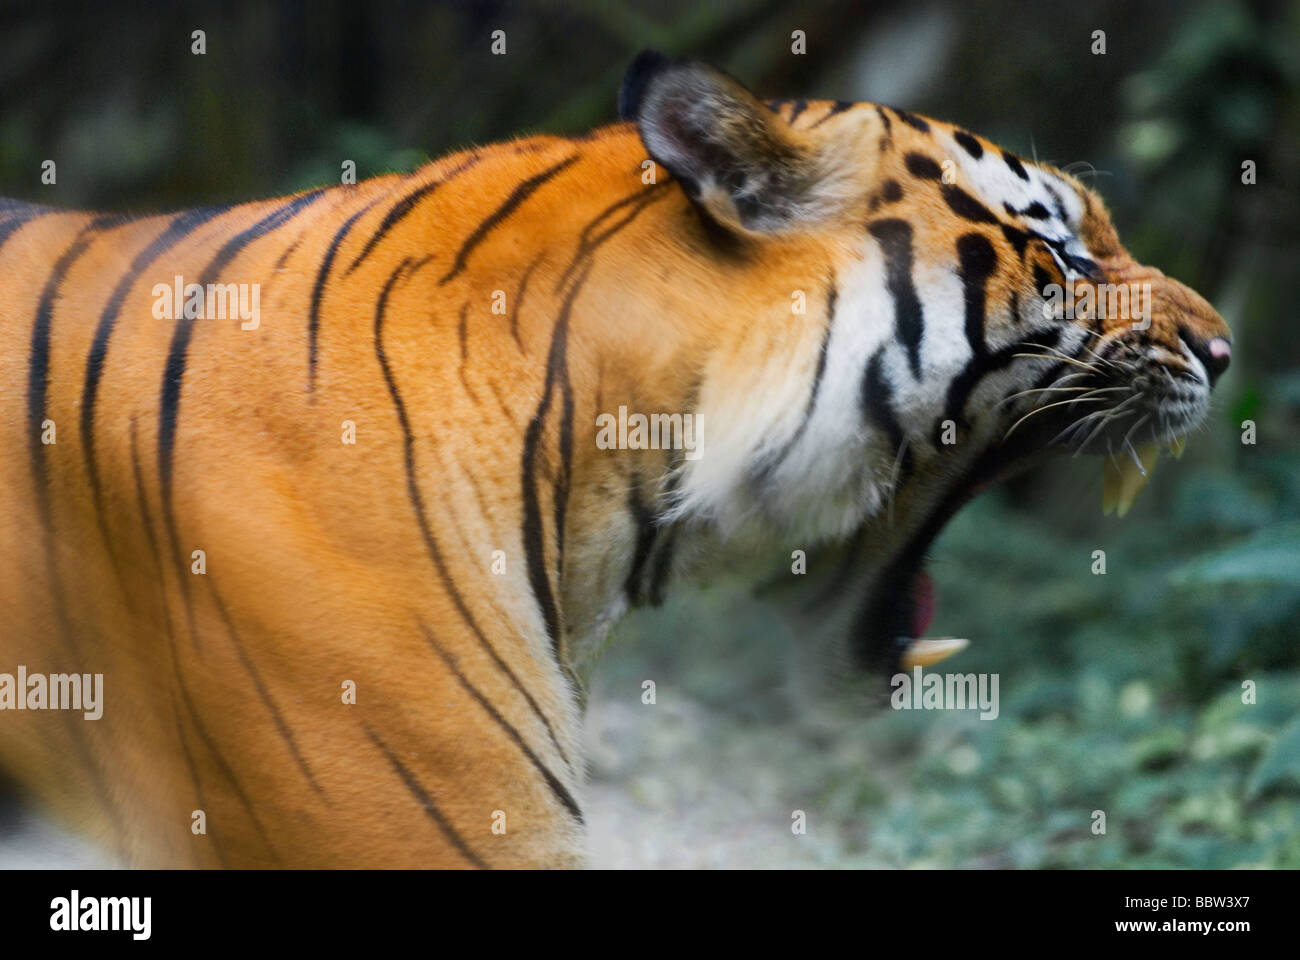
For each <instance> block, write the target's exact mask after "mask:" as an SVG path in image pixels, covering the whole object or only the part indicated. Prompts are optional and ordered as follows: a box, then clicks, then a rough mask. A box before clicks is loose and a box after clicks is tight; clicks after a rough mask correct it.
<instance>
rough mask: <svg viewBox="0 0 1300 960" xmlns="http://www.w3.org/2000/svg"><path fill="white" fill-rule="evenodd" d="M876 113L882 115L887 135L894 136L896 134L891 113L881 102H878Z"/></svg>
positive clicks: (881, 118) (881, 119)
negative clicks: (890, 117) (886, 110)
mask: <svg viewBox="0 0 1300 960" xmlns="http://www.w3.org/2000/svg"><path fill="white" fill-rule="evenodd" d="M876 114H877V115H878V116H879V117H880V122H881V123H883V124H884V125H885V137H886V138H888V137H892V136H893V134H894V123H893V121H892V120H890V119H889V114H888V113H886V112H885V108H884V107H882V106H881V105H880V104H876Z"/></svg>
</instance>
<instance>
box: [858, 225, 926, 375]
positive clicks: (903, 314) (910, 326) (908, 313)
mask: <svg viewBox="0 0 1300 960" xmlns="http://www.w3.org/2000/svg"><path fill="white" fill-rule="evenodd" d="M867 229H868V230H869V231H870V232H871V235H872V236H873V237H875V238H876V240H877V241H879V243H880V247H881V249H882V250H883V251H884V254H885V284H886V286H887V287H888V289H889V294H890V296H892V297H893V298H894V333H895V335H896V336H897V337H898V339H899V342H901V343H902V344H903V346H904V348H906V350H907V360H908V364H909V366H911V368H912V375H913V376H914V377H917V378H918V379H919V378H920V376H921V337H922V336H923V335H924V333H925V318H924V316H923V315H922V312H921V300H920V298H919V297H918V296H917V295H916V286H915V285H914V284H913V282H912V225H911V224H910V223H908V222H907V221H906V220H877V221H875V222H874V223H872V224H870V225H869V226H868V227H867Z"/></svg>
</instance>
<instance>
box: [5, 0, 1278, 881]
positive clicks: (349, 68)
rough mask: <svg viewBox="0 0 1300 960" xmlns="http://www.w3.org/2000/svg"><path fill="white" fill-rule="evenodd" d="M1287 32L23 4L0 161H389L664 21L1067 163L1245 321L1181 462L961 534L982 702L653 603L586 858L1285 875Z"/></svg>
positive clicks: (608, 724) (580, 112) (1037, 493)
mask: <svg viewBox="0 0 1300 960" xmlns="http://www.w3.org/2000/svg"><path fill="white" fill-rule="evenodd" d="M195 29H202V30H204V31H206V42H207V52H206V54H205V55H203V56H195V55H193V54H192V53H191V52H190V48H191V42H192V41H191V38H190V34H191V31H193V30H195ZM496 29H502V30H505V31H506V35H507V54H506V55H505V56H493V55H491V53H490V42H491V41H490V34H491V32H492V31H493V30H496ZM795 29H800V30H803V31H805V32H806V34H807V53H806V54H805V55H803V56H795V55H792V54H791V51H790V43H791V40H790V34H791V31H792V30H795ZM1095 30H1104V31H1105V34H1106V53H1105V55H1096V54H1094V53H1093V52H1092V46H1093V42H1094V40H1093V31H1095ZM1298 40H1300V8H1298V7H1297V5H1295V4H1292V3H1282V2H1262V0H1261V2H1239V3H1230V2H1183V0H1178V2H1152V3H1134V2H1132V0H1125V2H1075V3H1070V4H1056V3H1012V2H1002V0H989V2H966V3H952V4H946V3H924V2H916V0H910V2H881V3H850V2H830V3H822V4H816V3H781V2H773V0H748V2H735V3H725V4H703V3H698V2H684V3H671V4H669V3H648V2H642V3H627V4H613V3H597V2H574V3H569V4H552V3H534V4H511V3H472V4H471V3H457V4H450V3H443V4H439V3H402V2H366V3H357V2H342V0H322V2H313V3H306V2H288V3H283V4H272V3H261V2H239V0H227V2H222V3H219V4H217V3H212V4H195V3H188V4H187V3H159V4H150V5H146V4H133V3H121V2H105V0H99V2H88V3H48V4H43V5H41V6H39V7H32V6H31V5H26V4H22V5H7V6H6V7H5V9H4V11H3V12H0V192H2V193H3V194H5V195H7V196H11V197H20V198H24V199H29V200H35V201H39V202H43V203H50V204H55V205H64V206H87V207H95V208H103V209H111V210H157V209H174V208H178V207H183V206H187V205H197V204H204V203H213V202H222V201H235V200H242V199H251V198H254V197H261V196H272V195H276V194H280V193H285V192H288V191H291V190H296V189H299V188H303V187H307V186H312V185H317V184H321V183H328V182H337V179H338V176H339V169H340V164H341V163H342V161H344V160H348V159H351V160H354V161H355V162H356V164H357V169H358V176H367V175H372V174H377V173H381V172H387V171H392V170H409V169H412V168H414V167H415V166H417V165H419V164H420V163H422V162H423V161H424V160H426V159H428V158H431V157H436V156H438V155H439V154H442V153H444V152H446V151H448V150H450V149H452V148H455V147H459V146H464V145H467V144H470V143H483V142H488V141H492V140H495V139H500V138H504V137H509V136H515V135H519V134H523V133H528V132H541V131H545V132H554V133H580V132H582V131H584V130H587V129H589V128H590V127H592V126H594V125H598V124H601V123H605V122H609V121H611V120H612V119H613V118H614V102H615V93H616V90H617V86H618V82H619V79H620V77H621V75H622V72H623V70H624V69H625V67H626V65H627V63H628V62H629V61H630V60H631V58H632V57H633V55H634V54H635V53H636V51H637V50H639V49H641V48H642V47H646V46H656V47H659V48H661V49H664V50H666V51H669V52H671V53H676V54H689V55H692V56H697V57H700V58H703V59H707V60H710V61H712V62H714V63H716V64H718V65H720V66H723V67H725V68H726V69H728V70H730V71H731V72H732V73H734V74H735V75H736V76H738V77H739V78H741V79H742V80H744V81H745V82H746V83H747V84H749V85H750V87H751V88H752V89H754V90H755V91H756V92H758V93H759V94H760V95H762V96H772V97H793V96H808V97H822V98H828V99H835V98H837V99H846V100H880V101H883V102H888V103H894V104H897V105H898V106H901V107H905V108H907V109H909V110H913V111H915V112H919V113H925V114H929V115H932V116H935V117H938V118H941V119H945V120H951V121H954V122H958V123H960V124H961V125H963V126H965V127H968V128H970V129H972V130H975V131H978V132H979V133H981V134H984V135H986V136H988V137H990V138H991V139H993V140H995V141H997V142H999V143H1001V144H1002V145H1004V146H1006V147H1008V148H1010V149H1013V150H1015V151H1018V152H1020V153H1023V154H1025V155H1029V156H1037V157H1039V158H1041V159H1044V160H1049V161H1051V162H1054V163H1056V164H1058V165H1061V166H1066V165H1069V164H1074V163H1078V164H1080V166H1078V167H1076V168H1072V169H1075V170H1076V171H1078V172H1080V175H1082V176H1084V177H1086V178H1091V179H1089V182H1090V183H1093V184H1094V185H1095V186H1096V187H1097V189H1098V190H1099V191H1100V192H1101V193H1102V195H1103V196H1104V197H1105V198H1106V200H1107V202H1108V203H1109V204H1110V206H1111V208H1112V211H1113V214H1114V219H1115V221H1116V224H1117V226H1118V227H1119V230H1120V235H1121V237H1122V238H1123V239H1124V241H1125V243H1126V244H1127V246H1128V247H1129V249H1130V250H1131V251H1132V252H1133V254H1134V255H1135V256H1136V257H1137V258H1138V259H1139V260H1141V261H1142V262H1145V263H1150V264H1153V265H1156V266H1158V267H1160V268H1161V269H1163V270H1165V271H1166V272H1167V273H1170V274H1171V275H1173V276H1175V277H1177V278H1178V279H1180V280H1182V281H1184V282H1186V283H1188V284H1189V285H1191V286H1192V287H1193V288H1195V289H1197V290H1198V291H1200V292H1201V293H1203V294H1204V295H1205V296H1206V297H1207V298H1209V299H1210V300H1211V301H1212V302H1214V303H1215V305H1216V306H1217V307H1218V308H1219V310H1220V312H1221V313H1222V314H1223V315H1224V317H1225V319H1227V320H1228V322H1229V324H1230V325H1231V326H1232V328H1233V330H1234V332H1235V336H1236V344H1235V350H1234V359H1233V364H1232V368H1231V369H1230V371H1229V372H1228V374H1227V375H1226V376H1225V377H1224V379H1223V380H1222V382H1221V384H1220V386H1219V388H1218V390H1217V391H1216V402H1215V407H1214V412H1213V414H1212V417H1211V419H1210V421H1209V423H1208V424H1207V426H1206V427H1205V428H1204V429H1203V430H1202V431H1201V432H1200V433H1199V434H1197V435H1196V436H1194V437H1192V438H1191V443H1190V446H1189V451H1188V454H1187V456H1186V457H1185V458H1184V459H1183V461H1182V462H1180V463H1178V464H1176V465H1175V464H1165V465H1162V467H1161V469H1160V471H1158V472H1157V473H1156V475H1155V477H1154V480H1153V481H1152V483H1151V486H1150V487H1149V488H1148V490H1147V491H1146V492H1145V493H1144V494H1143V496H1142V498H1141V499H1140V500H1139V501H1138V504H1137V506H1136V507H1135V508H1134V510H1133V512H1132V513H1131V514H1130V515H1129V517H1128V518H1126V519H1125V520H1124V521H1123V522H1120V521H1117V520H1116V519H1115V518H1113V517H1112V518H1105V519H1103V518H1102V516H1101V510H1100V485H1101V478H1100V472H1101V470H1100V466H1099V465H1098V464H1097V463H1096V462H1095V461H1084V460H1082V459H1081V460H1076V461H1065V462H1062V463H1058V464H1054V465H1052V466H1050V467H1048V468H1046V469H1044V470H1042V471H1039V472H1037V473H1035V474H1033V475H1032V476H1030V477H1027V478H1025V479H1023V480H1021V481H1019V482H1018V483H1017V484H1015V485H1014V486H1012V487H1010V488H1008V489H1004V490H1000V491H996V492H995V493H993V494H991V495H989V496H987V497H984V498H981V499H980V500H978V501H977V502H976V503H975V504H973V505H972V506H971V507H970V508H969V509H968V510H967V511H965V512H964V513H962V514H961V515H960V516H959V517H958V519H957V520H956V521H955V522H954V523H953V525H952V526H951V527H950V528H949V530H948V531H946V532H945V534H944V535H943V537H942V538H941V540H940V541H939V543H938V544H937V547H936V550H935V559H934V562H933V571H934V574H935V577H936V580H937V581H938V585H939V590H940V595H941V606H940V610H939V616H938V619H937V621H936V624H935V629H936V631H937V632H939V633H944V632H959V633H961V635H964V636H970V637H971V638H972V639H973V641H974V646H973V648H972V650H971V651H969V652H968V653H966V654H963V656H962V658H960V661H952V663H953V668H954V669H957V668H960V669H962V670H974V671H995V672H998V673H999V674H1000V676H1001V678H1002V688H1001V694H1002V714H1001V717H1000V718H999V719H998V720H997V721H995V722H980V721H978V720H975V719H974V718H973V717H970V716H965V715H952V714H945V715H940V714H925V715H920V714H913V715H907V714H894V713H892V712H888V711H886V712H885V713H884V714H872V715H866V716H860V715H852V714H849V715H847V716H846V715H844V713H843V712H839V713H837V712H836V711H835V710H834V709H833V707H834V705H833V704H832V705H828V704H825V703H820V702H809V700H808V698H807V697H806V696H805V695H804V694H803V693H802V692H801V691H802V686H801V684H800V682H799V677H800V676H801V672H802V670H803V668H804V664H803V663H802V660H803V659H805V658H806V656H807V653H806V650H805V649H804V648H803V647H801V646H800V643H799V638H798V633H799V631H798V629H797V627H795V626H792V625H791V624H790V623H789V622H788V621H786V620H785V619H783V618H782V617H781V616H780V615H779V613H780V611H778V610H770V609H768V607H767V601H766V600H764V599H762V598H756V597H754V596H752V595H751V593H750V592H749V591H748V590H746V589H744V588H743V587H742V586H741V585H740V584H739V583H736V584H729V583H728V582H726V581H724V582H721V583H718V584H715V585H713V586H711V587H709V588H707V589H701V590H687V591H682V592H680V593H679V594H677V595H676V596H674V597H673V598H671V599H670V601H669V604H668V605H667V606H666V607H665V608H664V609H662V610H659V611H653V612H651V613H648V614H643V615H638V616H637V617H635V618H633V619H632V620H631V621H630V622H629V623H628V624H627V625H626V626H625V628H624V629H622V630H621V632H620V639H621V641H622V642H620V643H619V644H617V645H616V647H615V649H614V650H612V652H611V653H610V654H609V656H608V657H607V659H606V661H605V662H604V663H603V664H602V666H601V668H600V669H599V670H598V672H597V676H596V679H595V684H594V689H593V696H592V705H591V714H590V719H591V730H590V737H591V740H592V756H593V780H592V803H591V807H592V810H593V813H592V857H593V862H594V863H596V864H597V865H636V864H670V865H701V864H704V865H707V864H716V865H811V864H827V865H891V866H892V865H908V866H927V865H929V866H1072V865H1077V866H1213V867H1228V866H1281V865H1286V866H1292V867H1295V866H1300V831H1297V823H1300V720H1297V713H1298V712H1300V709H1298V708H1300V616H1298V614H1300V448H1298V445H1297V438H1298V437H1300V335H1297V333H1296V324H1297V316H1296V314H1297V310H1296V303H1297V293H1300V269H1297V267H1298V266H1300V263H1298V258H1297V239H1298V237H1300V228H1298V227H1297V223H1298V222H1300V217H1298V216H1297V215H1298V214H1300V210H1297V207H1298V206H1300V191H1297V180H1298V175H1300V109H1298V106H1300V105H1298V103H1297V93H1298V92H1300V83H1298V81H1300V77H1298V75H1297V74H1298V73H1300V71H1298V69H1297V65H1298V64H1300V55H1298V54H1300V42H1298ZM46 159H54V160H56V161H57V163H58V182H57V185H55V186H43V185H41V183H40V172H41V162H42V161H44V160H46ZM1244 160H1253V161H1254V162H1255V164H1256V167H1257V183H1255V184H1254V185H1245V184H1243V183H1242V182H1241V164H1242V162H1243V161H1244ZM1245 420H1252V421H1254V423H1255V424H1256V429H1257V434H1258V440H1257V443H1256V444H1254V445H1244V444H1243V443H1242V442H1241V433H1242V428H1241V424H1242V422H1243V421H1245ZM1096 549H1104V550H1106V552H1107V557H1108V572H1107V575H1106V576H1094V575H1092V573H1091V572H1090V567H1091V563H1092V560H1091V554H1092V551H1093V550H1096ZM645 678H653V679H655V680H656V683H657V684H658V689H659V697H658V703H657V704H656V706H655V707H646V706H643V705H642V704H641V703H640V699H639V695H640V684H641V681H642V680H643V679H645ZM1245 680H1251V681H1254V682H1255V683H1256V684H1257V685H1258V695H1257V696H1258V702H1257V703H1256V704H1255V705H1244V704H1242V702H1241V684H1242V682H1243V681H1245ZM794 809H803V810H805V811H806V812H807V813H808V814H809V825H810V829H809V833H808V835H806V836H801V837H793V836H792V835H791V833H790V830H789V819H790V811H791V810H794ZM1098 809H1101V810H1105V811H1106V812H1107V815H1108V832H1107V834H1106V835H1105V836H1102V837H1099V836H1094V835H1092V834H1091V832H1090V830H1089V826H1090V824H1091V819H1090V815H1091V813H1092V811H1094V810H1098ZM4 843H5V841H4V840H3V839H0V862H3V861H4V859H5V854H6V851H8V852H9V856H10V860H11V862H12V861H13V859H14V857H16V856H17V855H16V854H14V853H13V851H14V849H15V848H14V847H13V846H5V845H4Z"/></svg>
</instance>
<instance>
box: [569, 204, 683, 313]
mask: <svg viewBox="0 0 1300 960" xmlns="http://www.w3.org/2000/svg"><path fill="white" fill-rule="evenodd" d="M668 182H669V181H664V183H668ZM660 186H661V184H651V185H650V186H648V187H643V188H642V189H640V190H638V191H636V192H635V193H630V194H628V195H627V196H626V197H623V198H622V199H621V200H615V201H614V202H613V203H611V204H610V205H609V206H608V207H606V208H605V209H604V210H602V211H600V213H598V214H596V216H595V217H594V218H593V219H592V220H591V222H590V223H588V224H587V225H586V226H584V227H583V228H582V232H581V233H580V234H579V235H578V248H577V249H576V250H575V251H574V253H573V259H572V260H570V261H569V265H568V266H567V267H565V268H564V272H563V273H562V274H560V279H559V280H557V281H555V292H556V293H559V291H560V289H561V288H562V287H563V286H564V285H565V283H567V282H568V280H569V277H570V276H572V275H573V273H574V272H575V271H577V269H578V267H579V266H580V265H581V264H584V263H585V262H586V261H587V260H588V259H590V258H591V256H592V255H593V254H594V253H595V252H596V250H597V249H598V248H599V247H600V246H601V244H603V243H604V242H605V241H606V240H608V239H609V238H610V237H612V236H613V235H614V234H616V233H618V232H619V231H620V230H622V229H623V228H624V227H626V226H627V225H628V224H629V223H631V222H632V221H633V220H635V219H636V218H637V216H638V215H640V213H641V211H642V210H644V209H645V208H646V207H648V206H649V205H650V204H652V203H654V202H655V201H656V200H658V199H659V198H660V197H666V196H668V191H667V190H660V189H658V188H659V187H660ZM626 206H631V209H630V210H629V211H628V212H627V214H626V215H625V216H624V217H623V218H622V219H621V220H619V221H617V222H615V223H613V224H612V225H611V226H609V227H607V228H606V229H605V230H604V231H602V232H600V233H597V232H596V228H597V226H598V225H600V224H601V223H603V222H604V221H605V220H606V218H608V217H611V216H613V214H614V213H615V212H616V211H618V210H620V209H622V208H623V207H626Z"/></svg>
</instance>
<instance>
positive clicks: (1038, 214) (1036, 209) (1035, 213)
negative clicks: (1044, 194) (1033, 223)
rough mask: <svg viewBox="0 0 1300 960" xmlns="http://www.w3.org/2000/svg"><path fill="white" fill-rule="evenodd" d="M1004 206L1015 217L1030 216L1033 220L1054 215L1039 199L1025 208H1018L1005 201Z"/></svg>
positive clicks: (1045, 218) (1044, 218)
mask: <svg viewBox="0 0 1300 960" xmlns="http://www.w3.org/2000/svg"><path fill="white" fill-rule="evenodd" d="M1002 206H1003V207H1005V208H1006V211H1007V213H1009V214H1011V215H1012V216H1013V217H1028V218H1029V219H1031V220H1047V219H1050V218H1051V216H1052V215H1051V214H1050V213H1048V212H1047V208H1046V207H1045V206H1043V205H1042V204H1041V203H1039V202H1038V201H1037V200H1035V201H1034V202H1033V203H1031V204H1030V205H1029V206H1027V207H1025V209H1023V210H1017V209H1016V208H1015V206H1014V205H1012V204H1010V203H1004V204H1002Z"/></svg>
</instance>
